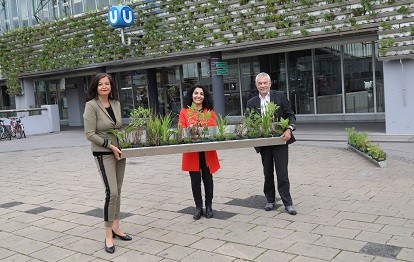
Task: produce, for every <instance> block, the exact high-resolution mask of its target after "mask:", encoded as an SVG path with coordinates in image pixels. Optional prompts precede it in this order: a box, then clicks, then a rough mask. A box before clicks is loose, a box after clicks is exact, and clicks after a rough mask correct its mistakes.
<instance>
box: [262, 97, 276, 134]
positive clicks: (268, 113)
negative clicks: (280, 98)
mask: <svg viewBox="0 0 414 262" xmlns="http://www.w3.org/2000/svg"><path fill="white" fill-rule="evenodd" d="M278 108H279V106H278V105H277V104H275V103H273V102H266V105H265V107H264V112H263V114H262V121H261V128H262V136H263V137H269V136H270V131H271V128H272V123H273V122H275V120H276V115H275V112H276V110H277V109H278Z"/></svg>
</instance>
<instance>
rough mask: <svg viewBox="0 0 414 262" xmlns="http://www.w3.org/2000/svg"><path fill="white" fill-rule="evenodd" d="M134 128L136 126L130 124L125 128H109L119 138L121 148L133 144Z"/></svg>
mask: <svg viewBox="0 0 414 262" xmlns="http://www.w3.org/2000/svg"><path fill="white" fill-rule="evenodd" d="M133 130H134V128H133V127H132V126H130V125H128V126H126V127H125V128H121V129H111V130H109V132H110V133H112V134H113V135H115V136H116V138H118V144H119V147H121V148H129V147H131V146H132V144H133V143H132V141H131V137H130V134H131V132H132V131H133Z"/></svg>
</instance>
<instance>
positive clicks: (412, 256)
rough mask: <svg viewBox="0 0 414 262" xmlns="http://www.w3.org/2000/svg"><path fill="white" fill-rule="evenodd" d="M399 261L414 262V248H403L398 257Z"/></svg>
mask: <svg viewBox="0 0 414 262" xmlns="http://www.w3.org/2000/svg"><path fill="white" fill-rule="evenodd" d="M397 258H398V259H402V260H407V261H412V260H414V248H403V249H401V251H400V253H399V254H398V255H397Z"/></svg>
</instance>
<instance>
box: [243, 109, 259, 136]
mask: <svg viewBox="0 0 414 262" xmlns="http://www.w3.org/2000/svg"><path fill="white" fill-rule="evenodd" d="M261 124H262V116H261V115H260V114H259V113H258V112H256V110H254V109H252V108H248V109H247V110H246V117H245V119H244V121H243V129H245V130H246V136H247V137H248V138H257V137H260V136H261V130H260V126H261Z"/></svg>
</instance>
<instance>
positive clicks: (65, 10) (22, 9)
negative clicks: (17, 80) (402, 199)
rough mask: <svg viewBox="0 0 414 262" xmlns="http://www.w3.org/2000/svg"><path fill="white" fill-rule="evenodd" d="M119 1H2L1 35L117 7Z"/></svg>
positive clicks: (0, 14)
mask: <svg viewBox="0 0 414 262" xmlns="http://www.w3.org/2000/svg"><path fill="white" fill-rule="evenodd" d="M119 3H120V1H118V0H2V1H0V34H3V33H5V32H7V31H9V30H12V29H16V28H20V27H24V26H33V25H37V24H39V23H40V22H41V21H50V20H54V19H58V18H64V17H67V16H76V15H80V14H82V13H84V12H89V11H95V10H101V9H103V8H106V7H109V6H112V5H117V4H119Z"/></svg>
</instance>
